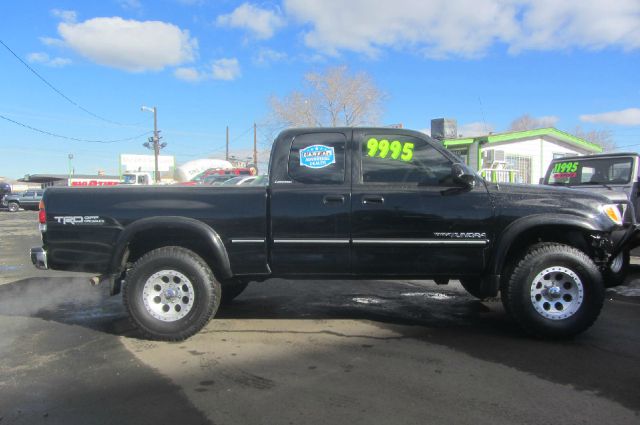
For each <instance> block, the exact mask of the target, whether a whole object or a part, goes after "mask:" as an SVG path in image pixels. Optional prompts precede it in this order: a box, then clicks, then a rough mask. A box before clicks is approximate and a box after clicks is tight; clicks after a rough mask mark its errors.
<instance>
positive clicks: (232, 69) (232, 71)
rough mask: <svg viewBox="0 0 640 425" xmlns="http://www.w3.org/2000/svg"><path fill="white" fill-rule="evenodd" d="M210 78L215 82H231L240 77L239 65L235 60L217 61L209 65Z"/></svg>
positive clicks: (224, 59)
mask: <svg viewBox="0 0 640 425" xmlns="http://www.w3.org/2000/svg"><path fill="white" fill-rule="evenodd" d="M211 69H212V77H213V78H214V79H216V80H226V81H231V80H235V79H236V78H238V77H240V74H241V72H240V64H239V63H238V59H236V58H223V59H218V60H217V61H215V62H213V65H211Z"/></svg>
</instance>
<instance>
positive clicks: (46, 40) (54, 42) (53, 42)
mask: <svg viewBox="0 0 640 425" xmlns="http://www.w3.org/2000/svg"><path fill="white" fill-rule="evenodd" d="M40 42H41V43H42V44H44V45H45V46H54V47H64V41H62V40H60V39H59V38H53V37H40Z"/></svg>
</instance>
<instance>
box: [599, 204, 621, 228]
mask: <svg viewBox="0 0 640 425" xmlns="http://www.w3.org/2000/svg"><path fill="white" fill-rule="evenodd" d="M602 212H603V213H604V214H605V215H606V216H607V217H609V219H610V220H611V221H613V222H614V223H616V224H617V225H618V226H622V216H621V215H620V210H619V209H618V206H617V205H615V204H608V205H603V206H602Z"/></svg>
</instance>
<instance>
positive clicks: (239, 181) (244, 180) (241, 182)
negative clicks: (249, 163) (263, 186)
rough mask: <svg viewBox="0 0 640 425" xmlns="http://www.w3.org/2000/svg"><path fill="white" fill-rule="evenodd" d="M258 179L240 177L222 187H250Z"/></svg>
mask: <svg viewBox="0 0 640 425" xmlns="http://www.w3.org/2000/svg"><path fill="white" fill-rule="evenodd" d="M255 179H256V176H238V177H234V178H232V179H229V180H227V181H226V182H224V183H222V185H221V186H240V185H248V184H250V183H251V182H252V181H254V180H255Z"/></svg>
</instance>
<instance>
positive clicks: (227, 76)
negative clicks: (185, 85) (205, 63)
mask: <svg viewBox="0 0 640 425" xmlns="http://www.w3.org/2000/svg"><path fill="white" fill-rule="evenodd" d="M173 75H174V76H175V77H176V78H178V79H180V80H184V81H188V82H190V83H196V82H199V81H205V80H225V81H232V80H235V79H237V78H239V77H240V75H241V72H240V63H239V62H238V59H236V58H223V59H218V60H216V61H214V62H213V63H212V64H211V65H210V66H209V67H208V68H207V69H197V68H194V67H181V68H177V69H176V70H175V71H174V72H173Z"/></svg>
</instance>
